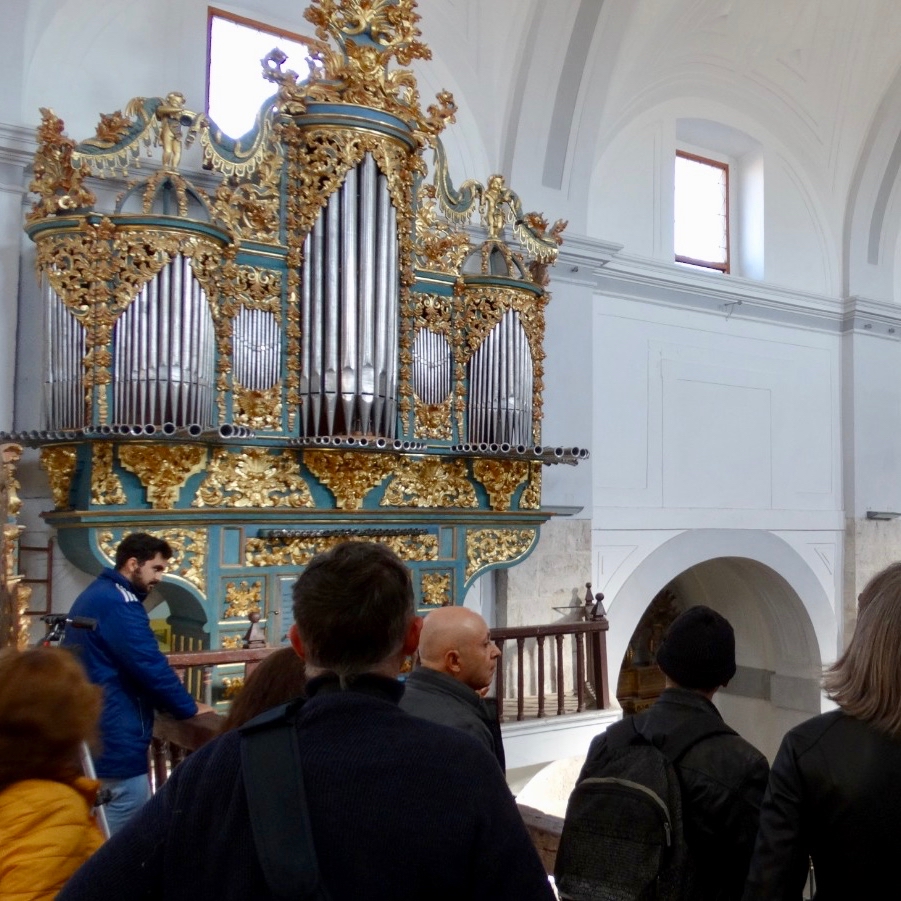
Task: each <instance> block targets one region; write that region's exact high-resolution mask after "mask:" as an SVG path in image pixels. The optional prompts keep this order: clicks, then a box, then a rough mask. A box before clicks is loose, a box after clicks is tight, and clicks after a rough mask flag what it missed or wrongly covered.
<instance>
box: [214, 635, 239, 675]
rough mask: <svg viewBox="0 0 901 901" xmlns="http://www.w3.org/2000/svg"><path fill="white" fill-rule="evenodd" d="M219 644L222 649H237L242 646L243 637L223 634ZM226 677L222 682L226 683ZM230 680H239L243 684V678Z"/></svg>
mask: <svg viewBox="0 0 901 901" xmlns="http://www.w3.org/2000/svg"><path fill="white" fill-rule="evenodd" d="M219 646H220V647H221V648H222V650H223V651H237V650H240V649H241V648H243V647H244V639H243V637H242V636H240V635H223V636H222V638H221V639H220V641H219ZM226 681H229V680H226V679H223V680H222V684H223V685H224V684H225V683H226ZM231 681H239V682H241V684H242V685H243V684H244V680H243V679H239V680H231Z"/></svg>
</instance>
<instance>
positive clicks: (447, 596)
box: [419, 572, 453, 607]
mask: <svg viewBox="0 0 901 901" xmlns="http://www.w3.org/2000/svg"><path fill="white" fill-rule="evenodd" d="M419 584H420V585H421V587H422V603H423V604H424V605H425V606H426V607H447V606H448V605H449V604H452V603H453V597H452V595H451V574H450V573H449V572H426V573H423V574H422V577H421V578H420V583H419Z"/></svg>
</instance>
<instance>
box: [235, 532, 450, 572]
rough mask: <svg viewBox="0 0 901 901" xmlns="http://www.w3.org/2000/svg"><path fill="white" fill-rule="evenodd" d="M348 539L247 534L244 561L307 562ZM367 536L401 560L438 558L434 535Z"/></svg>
mask: <svg viewBox="0 0 901 901" xmlns="http://www.w3.org/2000/svg"><path fill="white" fill-rule="evenodd" d="M347 540H348V538H347V536H346V535H338V536H329V535H321V536H316V537H315V538H294V539H290V540H287V541H273V540H272V539H269V538H248V539H247V541H246V543H245V563H246V564H247V565H248V566H306V565H307V564H308V563H309V562H310V560H312V559H313V557H315V556H316V554H321V553H322V552H323V551H327V550H330V549H331V548H333V547H334V546H335V545H336V544H340V543H341V542H342V541H347ZM366 540H367V541H376V542H378V543H379V544H384V545H385V546H386V547H388V548H390V549H391V550H392V551H394V553H395V554H397V556H398V557H400V558H401V559H402V560H409V561H414V560H415V561H426V560H437V559H438V536H437V535H431V534H427V535H368V536H366Z"/></svg>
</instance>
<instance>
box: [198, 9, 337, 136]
mask: <svg viewBox="0 0 901 901" xmlns="http://www.w3.org/2000/svg"><path fill="white" fill-rule="evenodd" d="M318 46H319V42H318V41H316V40H315V39H313V38H308V37H304V36H303V35H301V34H294V33H293V32H290V31H284V30H282V29H280V28H274V27H273V26H271V25H266V24H265V23H264V22H257V21H255V20H253V19H246V18H244V17H243V16H236V15H234V14H232V13H227V12H224V11H223V10H221V9H216V8H214V7H212V6H211V7H209V8H208V13H207V83H206V100H207V115H208V116H209V117H210V119H212V121H213V122H215V123H216V125H217V126H219V128H221V129H222V131H223V132H224V133H225V134H227V135H228V136H229V137H232V138H238V137H241V136H242V135H245V134H247V132H248V131H250V129H251V128H253V124H254V120H255V118H256V114H257V113H258V112H259V109H260V107H261V106H262V104H263V101H264V100H266V99H267V98H269V97H271V96H272V95H273V94H274V93H275V90H276V86H275V85H274V84H273V83H272V82H271V81H267V80H266V79H265V78H263V74H262V71H263V70H262V65H261V62H260V61H261V60H262V59H263V57H265V56H266V55H267V54H268V53H269V52H270V51H271V50H274V49H275V48H276V47H277V48H278V49H279V50H281V51H282V53H284V54H285V55H286V56H287V57H288V59H287V62H286V63H285V64H284V67H283V68H284V70H286V71H287V70H288V69H292V70H293V71H295V72H297V73H298V75H299V76H300V77H301V79H303V78H304V77H305V76H306V74H307V72H308V71H309V69H308V67H309V66H310V65H317V64H318V63H317V62H316V61H315V60H311V58H310V54H311V53H312V52H313V51H314V50H315V49H316V48H317V47H318Z"/></svg>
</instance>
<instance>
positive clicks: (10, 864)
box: [0, 778, 103, 901]
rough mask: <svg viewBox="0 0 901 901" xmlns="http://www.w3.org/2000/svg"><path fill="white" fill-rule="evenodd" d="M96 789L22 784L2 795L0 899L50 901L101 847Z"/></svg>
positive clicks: (82, 784)
mask: <svg viewBox="0 0 901 901" xmlns="http://www.w3.org/2000/svg"><path fill="white" fill-rule="evenodd" d="M97 788H98V783H97V782H96V781H94V780H92V779H85V778H78V779H76V780H74V782H73V783H72V784H69V785H67V784H65V783H62V782H51V781H49V780H46V779H23V780H22V781H21V782H16V783H14V784H13V785H10V786H9V787H8V788H6V789H4V790H3V791H2V792H0V899H3V901H45V899H46V901H51V899H53V898H55V897H56V894H57V892H58V891H59V890H60V889H61V888H62V887H63V885H64V884H65V882H66V880H68V878H69V877H70V876H71V875H72V874H73V873H74V872H75V871H76V870H77V869H78V868H79V867H80V866H81V865H82V864H83V863H84V862H85V861H86V860H87V859H88V858H89V857H90V856H91V855H92V854H93V853H94V852H95V851H96V850H97V849H98V848H99V847H100V845H101V844H102V843H103V835H102V834H101V832H100V830H99V828H98V827H97V824H96V823H95V822H94V819H93V817H92V816H91V804H92V803H93V801H94V798H95V797H96V796H97Z"/></svg>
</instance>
